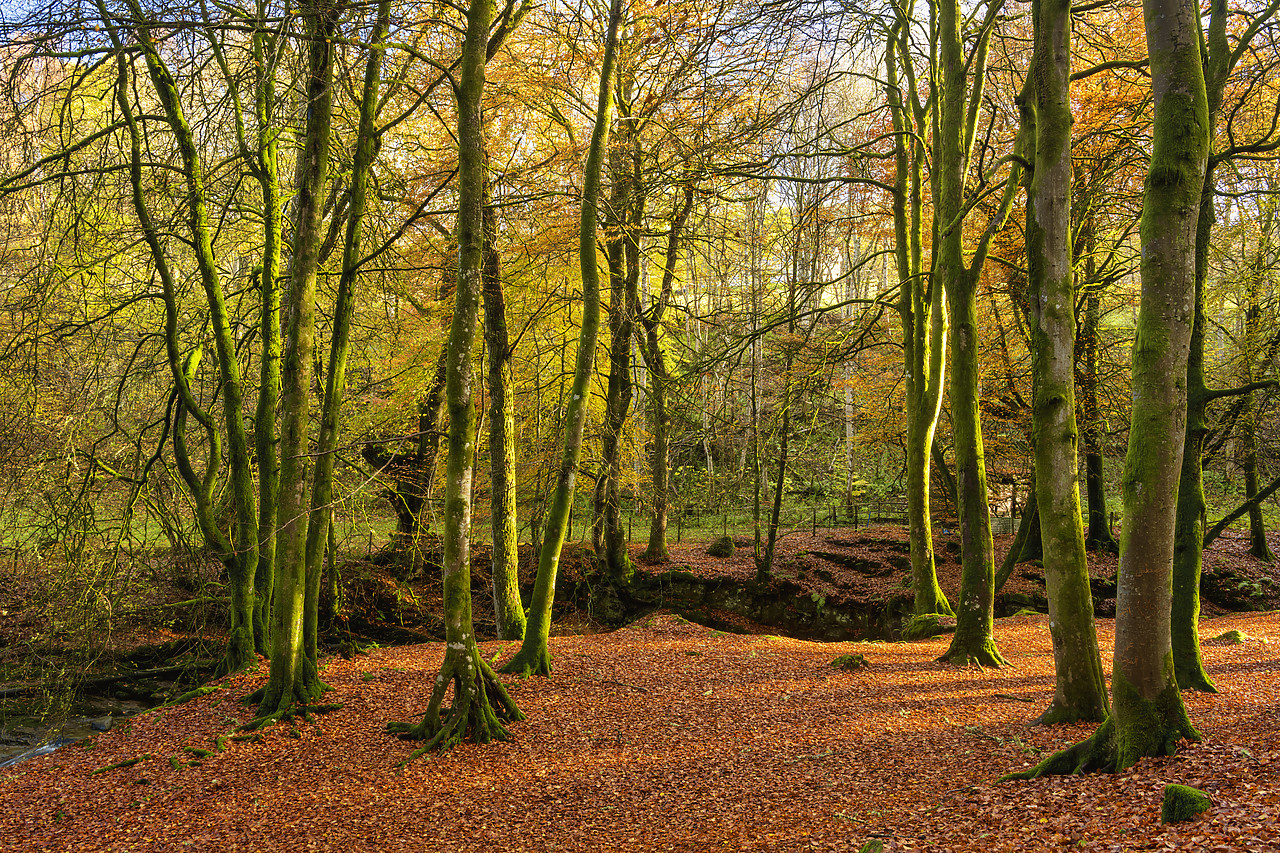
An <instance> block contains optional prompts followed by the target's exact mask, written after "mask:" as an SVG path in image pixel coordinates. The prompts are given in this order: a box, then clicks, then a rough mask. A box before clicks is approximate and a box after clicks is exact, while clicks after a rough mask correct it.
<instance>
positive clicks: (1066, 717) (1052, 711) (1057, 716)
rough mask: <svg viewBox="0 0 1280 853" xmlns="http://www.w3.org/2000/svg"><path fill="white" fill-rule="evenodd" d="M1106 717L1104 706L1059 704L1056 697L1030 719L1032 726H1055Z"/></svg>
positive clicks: (1098, 721) (1095, 721)
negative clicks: (1043, 709) (1038, 714)
mask: <svg viewBox="0 0 1280 853" xmlns="http://www.w3.org/2000/svg"><path fill="white" fill-rule="evenodd" d="M1106 718H1107V711H1106V709H1105V708H1101V709H1097V710H1089V709H1086V708H1079V707H1076V706H1074V705H1065V704H1060V703H1059V702H1058V701H1057V700H1056V699H1055V700H1054V701H1052V702H1050V703H1049V707H1048V708H1046V709H1045V711H1044V713H1043V714H1041V715H1040V716H1038V717H1036V718H1035V719H1034V720H1032V721H1031V725H1033V726H1056V725H1060V724H1063V723H1101V722H1103V721H1104V720H1106Z"/></svg>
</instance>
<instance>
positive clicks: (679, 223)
mask: <svg viewBox="0 0 1280 853" xmlns="http://www.w3.org/2000/svg"><path fill="white" fill-rule="evenodd" d="M692 210H693V184H692V183H688V184H685V186H684V188H683V191H682V192H681V194H680V198H679V201H678V203H677V207H676V211H675V215H674V216H673V217H672V219H671V228H670V230H669V231H668V232H667V248H666V255H665V260H664V263H663V266H662V287H661V288H660V289H659V291H658V297H657V299H656V300H655V302H654V303H653V305H652V306H651V307H650V309H649V311H648V312H645V311H642V310H641V309H640V305H639V304H638V303H639V295H638V294H637V295H636V303H637V304H636V305H635V306H633V313H634V314H635V316H636V317H637V318H638V319H639V321H640V324H641V325H642V326H643V327H644V335H643V337H642V343H641V352H642V353H643V355H644V360H645V364H646V366H647V367H648V374H649V413H650V414H649V427H650V429H651V430H652V431H653V453H652V454H651V455H650V457H649V471H650V476H651V477H652V483H653V495H652V498H651V499H652V501H653V518H652V519H651V521H650V522H649V544H648V547H647V548H645V552H644V558H645V559H646V560H648V561H650V562H654V563H657V562H663V561H665V560H666V559H667V512H668V509H669V503H670V495H669V492H668V489H669V486H668V473H669V464H670V463H669V452H670V451H669V447H670V435H671V415H670V413H669V412H668V411H667V388H668V387H669V386H670V383H671V372H670V370H668V368H667V358H666V355H665V353H664V352H663V351H662V317H663V314H664V313H665V312H666V309H667V305H668V304H669V303H670V301H671V293H672V290H673V288H674V285H675V278H676V260H677V259H678V257H679V250H680V238H681V236H682V235H683V233H684V226H685V223H686V222H688V220H689V213H690V211H692Z"/></svg>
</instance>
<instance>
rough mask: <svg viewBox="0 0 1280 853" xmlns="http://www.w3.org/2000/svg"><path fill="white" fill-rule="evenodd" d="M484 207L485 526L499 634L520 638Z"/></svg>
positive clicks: (503, 367)
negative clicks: (489, 542)
mask: <svg viewBox="0 0 1280 853" xmlns="http://www.w3.org/2000/svg"><path fill="white" fill-rule="evenodd" d="M488 186H489V185H488V182H486V183H485V187H486V198H485V207H484V277H483V279H484V280H483V292H484V333H485V338H486V351H487V352H488V358H489V365H488V373H487V374H486V378H487V382H488V388H489V485H490V491H489V525H490V530H491V532H492V534H493V561H492V566H491V568H492V572H493V613H494V620H495V622H496V624H497V628H498V637H499V639H503V640H519V639H523V638H524V624H525V620H524V607H523V605H522V604H521V602H520V575H519V567H520V554H519V551H518V550H517V549H518V545H519V542H518V540H517V523H516V444H515V438H516V421H515V394H514V388H513V382H512V371H511V355H512V352H511V338H510V335H509V334H508V332H507V297H506V293H505V292H504V290H503V286H502V255H501V254H500V253H499V251H498V245H497V236H498V223H497V211H496V210H495V209H494V206H493V204H492V203H491V200H490V199H489V198H488Z"/></svg>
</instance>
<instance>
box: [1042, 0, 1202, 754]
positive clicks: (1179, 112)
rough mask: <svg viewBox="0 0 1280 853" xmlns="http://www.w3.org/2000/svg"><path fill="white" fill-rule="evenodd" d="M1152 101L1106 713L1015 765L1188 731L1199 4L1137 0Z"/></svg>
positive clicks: (1107, 750)
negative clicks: (1183, 549)
mask: <svg viewBox="0 0 1280 853" xmlns="http://www.w3.org/2000/svg"><path fill="white" fill-rule="evenodd" d="M1143 15H1144V19H1145V22H1146V32H1147V47H1148V52H1149V54H1150V61H1151V65H1150V70H1151V87H1152V93H1153V95H1154V103H1155V124H1154V128H1153V150H1152V154H1151V166H1150V171H1149V172H1148V175H1147V182H1146V190H1145V195H1144V198H1143V213H1142V220H1141V237H1142V301H1141V304H1140V306H1139V309H1138V320H1137V329H1136V331H1137V340H1136V341H1135V343H1134V348H1133V409H1132V414H1131V416H1130V424H1129V449H1128V452H1127V453H1126V455H1125V467H1124V530H1123V535H1122V542H1121V548H1120V569H1119V574H1118V584H1117V585H1118V592H1117V596H1116V599H1117V601H1116V609H1117V613H1116V646H1115V658H1114V662H1113V666H1112V676H1111V684H1112V692H1111V716H1110V717H1109V718H1108V719H1107V721H1106V722H1105V723H1103V724H1102V726H1100V727H1099V728H1098V730H1097V731H1096V732H1095V733H1094V734H1093V736H1092V737H1090V738H1089V739H1088V740H1085V741H1082V742H1081V743H1078V744H1076V745H1075V746H1073V747H1071V748H1070V749H1067V750H1063V751H1062V752H1059V753H1055V754H1054V755H1053V756H1051V757H1050V758H1048V759H1046V760H1045V761H1044V762H1042V763H1041V764H1040V765H1038V766H1037V767H1035V768H1032V769H1031V770H1029V771H1027V772H1025V773H1021V774H1018V775H1019V776H1020V777H1030V776H1035V775H1040V774H1044V773H1074V772H1081V771H1087V770H1121V769H1124V768H1126V767H1130V766H1131V765H1133V764H1134V763H1135V762H1137V761H1138V760H1139V759H1140V758H1143V757H1145V756H1153V755H1167V754H1171V753H1172V752H1173V751H1174V750H1175V749H1176V747H1177V744H1178V741H1179V740H1181V739H1182V738H1189V739H1192V740H1198V739H1199V734H1198V733H1197V732H1196V730H1195V729H1194V728H1193V727H1192V725H1191V721H1190V719H1189V718H1188V717H1187V712H1186V708H1185V707H1184V706H1183V704H1182V694H1181V693H1179V692H1178V684H1177V681H1176V679H1175V676H1174V665H1173V650H1172V646H1171V639H1170V615H1169V614H1170V606H1171V603H1172V602H1171V597H1172V596H1171V589H1172V584H1171V574H1172V565H1173V543H1174V515H1175V507H1176V502H1177V494H1178V477H1179V474H1180V471H1181V466H1182V452H1183V439H1184V430H1185V426H1186V414H1187V400H1186V390H1185V387H1184V383H1185V380H1186V375H1187V372H1186V371H1187V348H1188V344H1189V342H1190V337H1191V322H1192V315H1193V313H1194V303H1195V299H1194V293H1195V240H1196V220H1197V216H1198V214H1199V210H1200V195H1201V191H1202V189H1203V186H1204V174H1205V162H1206V160H1207V157H1208V147H1209V124H1208V106H1207V101H1206V98H1205V88H1204V76H1203V72H1202V68H1201V64H1200V40H1199V37H1198V34H1199V22H1198V20H1197V7H1196V5H1195V4H1194V3H1191V2H1188V0H1146V2H1145V3H1144V5H1143Z"/></svg>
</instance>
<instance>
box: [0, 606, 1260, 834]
mask: <svg viewBox="0 0 1280 853" xmlns="http://www.w3.org/2000/svg"><path fill="white" fill-rule="evenodd" d="M1231 629H1239V630H1240V631H1243V632H1244V633H1245V634H1247V635H1249V636H1250V639H1249V640H1248V641H1247V642H1246V643H1245V644H1243V645H1223V644H1215V643H1212V642H1210V643H1208V644H1207V645H1206V647H1205V657H1206V661H1207V664H1208V670H1209V673H1210V674H1211V676H1212V677H1213V678H1214V679H1215V680H1216V682H1217V684H1218V687H1219V689H1220V690H1221V691H1222V693H1221V694H1220V695H1217V696H1207V695H1202V694H1196V693H1187V694H1184V696H1185V699H1186V702H1187V704H1188V706H1189V709H1190V712H1191V717H1192V719H1193V720H1194V721H1195V723H1196V725H1197V726H1199V728H1200V731H1201V733H1202V734H1203V735H1204V738H1205V739H1204V742H1203V743H1202V744H1198V745H1184V748H1183V749H1182V750H1181V751H1180V752H1179V753H1178V755H1176V756H1175V757H1173V758H1167V759H1158V760H1147V761H1143V762H1141V763H1140V764H1139V765H1138V766H1137V767H1135V768H1133V769H1131V770H1129V771H1126V772H1124V773H1120V774H1116V775H1092V776H1086V777H1068V778H1056V779H1048V780H1041V781H1036V782H1017V783H1011V784H1004V785H996V784H994V780H995V778H996V777H997V776H999V775H1000V774H1001V773H1004V772H1007V771H1009V770H1013V769H1017V768H1020V767H1024V766H1026V765H1028V764H1029V763H1031V762H1033V761H1034V760H1036V755H1037V754H1038V753H1039V751H1041V750H1052V749H1055V748H1058V747H1061V746H1065V745H1067V744H1069V743H1071V742H1073V741H1075V740H1077V739H1080V738H1082V737H1084V736H1086V735H1087V734H1089V732H1090V731H1091V730H1092V727H1091V726H1089V725H1075V726H1058V727H1054V728H1043V727H1035V728H1029V727H1028V726H1027V721H1028V720H1029V719H1030V718H1032V717H1034V716H1035V715H1036V714H1037V713H1039V711H1040V710H1042V709H1043V708H1044V707H1045V706H1046V705H1047V703H1048V701H1049V698H1050V696H1051V692H1052V674H1053V658H1052V653H1051V649H1050V642H1049V632H1048V617H1047V616H1018V617H1012V618H1008V619H1001V620H998V622H997V628H996V637H997V641H998V642H999V645H1000V648H1001V651H1002V652H1003V653H1004V655H1005V656H1006V657H1007V658H1009V659H1010V660H1011V661H1012V662H1013V664H1014V666H1012V667H1009V668H1006V669H1003V670H1000V671H991V670H988V671H985V672H982V671H978V670H977V669H956V668H954V667H951V666H949V665H945V664H941V663H937V662H935V660H934V658H935V657H936V656H937V655H939V654H940V653H941V652H942V651H943V650H944V649H945V648H946V639H945V638H940V639H937V640H933V641H927V642H918V643H812V642H804V641H800V640H790V639H782V638H776V637H768V636H738V635H734V634H724V633H721V632H716V631H711V630H709V629H706V628H703V627H701V626H698V625H694V624H690V623H687V622H685V621H684V620H682V619H680V618H679V617H675V616H671V615H658V616H651V617H646V618H644V619H642V620H640V621H639V622H637V623H636V624H634V625H631V626H629V627H627V628H624V629H622V630H619V631H616V632H613V633H609V634H596V635H590V636H571V637H556V638H553V639H552V641H551V649H552V654H553V655H554V666H555V673H554V674H553V675H552V676H551V677H550V678H531V679H527V680H523V681H521V680H515V679H509V678H508V677H506V676H504V678H508V684H509V685H510V687H511V690H512V693H513V695H514V696H515V698H516V701H517V702H518V703H519V705H520V707H521V709H522V710H523V711H524V712H525V713H526V714H528V717H529V719H528V720H527V721H524V722H518V723H514V724H512V725H511V727H510V731H511V738H512V739H511V740H510V741H509V742H506V743H491V744H486V745H482V746H477V745H464V746H461V747H459V748H457V749H454V750H453V751H451V752H448V753H446V754H444V755H442V756H438V757H432V758H426V759H420V760H418V761H415V762H413V763H412V764H410V765H408V766H407V767H405V768H403V769H398V768H397V767H396V764H397V762H399V761H401V760H402V759H404V758H405V757H406V756H407V755H408V754H409V753H410V752H411V751H412V749H413V746H414V745H413V744H411V743H408V742H404V741H400V740H397V739H396V738H394V737H391V736H388V735H386V734H383V732H382V728H383V726H384V725H385V723H386V722H387V721H389V720H410V719H417V717H418V715H419V713H420V712H421V711H422V709H423V708H424V707H425V706H426V702H427V694H428V690H429V685H430V683H431V680H432V678H433V677H434V675H435V672H436V668H437V666H438V665H439V662H440V657H441V647H440V646H439V645H429V646H406V647H401V648H384V649H377V650H375V651H373V652H372V653H371V654H368V655H363V656H360V657H358V658H357V659H356V660H352V661H345V660H341V659H333V660H330V661H329V662H328V663H327V665H326V666H325V669H324V678H325V680H326V681H327V682H328V683H329V684H330V685H332V687H333V688H334V689H333V691H332V692H331V693H329V694H327V696H326V700H325V701H333V702H342V703H344V707H343V708H342V709H341V710H338V711H335V712H332V713H329V714H325V715H322V716H318V717H316V718H315V721H314V722H313V723H308V722H304V721H298V723H297V725H296V726H290V725H288V724H285V725H280V726H276V727H274V728H272V729H270V730H268V731H267V732H266V733H265V735H264V737H263V739H262V740H261V741H259V742H256V743H255V742H230V741H229V742H227V743H226V748H225V750H224V751H223V752H220V753H216V754H214V755H211V756H208V757H205V758H203V759H202V760H199V761H198V762H197V763H196V765H195V766H187V762H189V761H192V760H194V759H193V754H192V753H191V752H189V751H185V750H184V747H187V746H191V747H196V748H198V749H207V750H212V749H214V748H215V739H216V738H217V737H218V736H219V735H222V734H225V733H228V732H231V731H232V730H233V729H234V728H235V726H236V725H237V724H239V723H241V722H243V721H245V720H247V719H248V718H249V717H250V716H251V711H250V709H248V708H246V707H245V706H243V705H241V704H240V702H239V699H240V698H241V697H242V696H244V695H245V694H246V693H248V692H249V691H250V690H251V689H253V688H254V687H256V686H258V685H260V684H261V683H262V682H263V680H264V678H265V675H264V674H263V673H261V672H259V673H254V674H248V675H240V676H234V677H231V678H229V679H227V680H225V681H224V682H223V683H222V684H223V689H221V690H219V691H217V692H215V693H212V694H210V695H207V696H205V697H202V698H200V699H197V700H194V701H191V702H189V703H187V704H185V705H181V706H178V707H175V708H168V709H162V710H157V711H153V712H151V713H148V714H145V715H142V716H140V717H138V718H135V719H134V720H133V721H132V722H131V724H129V725H128V726H127V727H123V728H121V729H118V730H115V731H111V732H108V733H105V734H102V735H99V736H98V737H97V738H96V739H95V740H94V742H93V743H92V746H91V747H90V748H86V747H85V745H79V746H71V747H66V748H64V749H62V750H59V751H58V752H56V753H54V754H53V755H51V756H47V757H43V758H38V759H34V760H31V761H28V762H26V763H24V764H20V765H18V766H16V767H13V768H10V769H7V770H3V771H0V805H2V808H0V850H6V851H8V850H12V851H43V850H49V851H126V850H128V851H134V850H137V851H170V850H171V851H188V850H195V851H203V850H209V851H274V850H282V851H283V850H291V851H292V850H318V851H322V850H335V851H344V853H356V851H366V850H367V851H377V853H394V851H413V853H419V851H439V853H444V851H485V852H486V853H487V851H552V850H554V851H605V850H608V851H614V850H617V851H660V850H681V851H702V850H708V851H709V850H760V851H792V850H841V851H848V850H853V851H857V850H859V849H860V848H861V847H862V845H863V844H865V843H866V842H867V841H869V840H873V839H879V840H881V841H882V842H883V843H884V845H885V849H886V850H938V851H946V850H956V851H961V850H964V851H970V850H984V851H985V850H1117V851H1119V850H1126V851H1128V850H1196V851H1201V850H1232V851H1235V850H1260V851H1261V850H1277V849H1280V827H1278V823H1277V817H1278V812H1280V785H1277V775H1278V774H1277V767H1278V766H1280V735H1278V734H1277V729H1278V728H1280V727H1278V726H1277V722H1278V720H1277V709H1278V708H1280V691H1278V690H1277V680H1276V668H1277V657H1278V656H1280V614H1276V613H1269V614H1233V615H1228V616H1224V617H1220V618H1216V619H1212V620H1206V621H1204V622H1202V624H1201V634H1202V636H1203V637H1204V638H1206V640H1207V639H1208V638H1211V637H1214V636H1217V635H1218V634H1221V633H1223V632H1225V631H1228V630H1231ZM1099 635H1100V641H1101V642H1102V643H1103V644H1104V660H1106V661H1108V662H1109V660H1110V651H1109V649H1110V645H1111V643H1112V642H1113V625H1112V623H1111V621H1110V620H1102V621H1100V623H1099ZM483 647H484V649H485V651H486V653H487V654H489V655H491V656H492V655H494V654H499V653H500V654H502V655H504V656H505V655H507V654H509V653H510V652H511V651H513V650H514V646H513V645H512V644H504V643H499V642H494V643H485V644H483ZM850 653H861V654H864V655H866V657H867V658H868V659H869V661H870V666H869V667H868V668H866V669H863V670H860V671H858V672H854V673H846V672H843V671H840V670H837V669H834V668H832V666H831V660H832V659H833V658H835V657H836V656H837V655H841V654H850ZM1020 700H1028V701H1020ZM147 754H149V755H150V756H151V757H150V758H145V759H143V760H142V761H139V762H138V763H136V764H134V765H132V766H129V767H121V768H117V769H112V770H107V771H105V772H102V773H99V774H97V775H90V774H91V773H92V772H93V771H94V770H96V769H98V768H102V767H105V766H107V765H111V764H114V763H116V762H120V761H124V760H128V759H132V758H137V757H139V756H142V755H147ZM171 757H172V758H174V759H175V761H176V762H177V763H178V764H179V767H178V768H176V769H175V767H174V766H173V763H171V762H170V758H171ZM1167 782H1179V783H1183V784H1189V785H1194V786H1196V787H1199V788H1202V789H1205V790H1206V791H1208V792H1209V794H1210V796H1211V797H1212V798H1213V801H1214V806H1213V808H1211V809H1210V810H1209V811H1208V812H1206V813H1205V814H1203V815H1201V816H1200V817H1199V818H1197V819H1195V820H1192V821H1190V822H1187V823H1183V824H1179V825H1177V826H1176V827H1162V826H1161V825H1160V823H1159V816H1160V798H1161V794H1162V790H1163V787H1164V785H1165V784H1166V783H1167Z"/></svg>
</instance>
